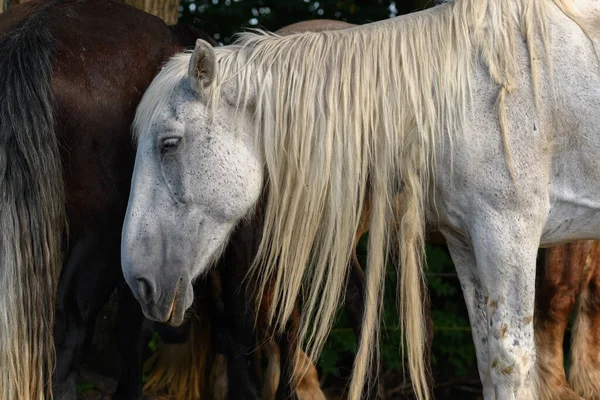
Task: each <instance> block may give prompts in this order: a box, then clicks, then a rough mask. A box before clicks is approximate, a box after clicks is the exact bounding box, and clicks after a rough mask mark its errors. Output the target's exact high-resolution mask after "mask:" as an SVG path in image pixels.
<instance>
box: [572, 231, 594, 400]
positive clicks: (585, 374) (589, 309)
mask: <svg viewBox="0 0 600 400" xmlns="http://www.w3.org/2000/svg"><path fill="white" fill-rule="evenodd" d="M585 243H586V245H587V246H586V247H587V248H588V249H589V250H588V254H587V259H586V265H585V269H586V279H585V281H584V286H583V291H582V292H581V294H580V296H579V301H578V304H577V316H576V318H575V324H574V327H573V332H572V338H573V339H572V343H571V368H570V370H569V382H570V383H571V386H572V387H573V389H574V390H575V392H577V393H578V394H579V395H580V396H582V397H583V398H584V399H586V400H600V242H598V241H586V242H585Z"/></svg>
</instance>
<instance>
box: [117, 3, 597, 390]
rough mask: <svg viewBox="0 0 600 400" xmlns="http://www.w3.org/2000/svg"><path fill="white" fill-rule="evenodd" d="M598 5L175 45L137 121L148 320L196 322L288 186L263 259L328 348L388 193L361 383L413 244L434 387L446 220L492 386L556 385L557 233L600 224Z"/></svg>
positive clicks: (373, 264)
mask: <svg viewBox="0 0 600 400" xmlns="http://www.w3.org/2000/svg"><path fill="white" fill-rule="evenodd" d="M594 4H595V3H594V2H593V1H592V0H581V1H579V2H577V3H576V4H575V3H573V4H572V3H571V2H569V1H567V0H512V1H508V0H507V1H501V2H499V1H495V0H459V1H457V2H455V3H450V4H446V5H442V6H439V7H437V8H434V9H431V10H428V11H424V12H420V13H415V14H412V15H408V16H403V17H398V18H395V19H392V20H387V21H383V22H379V23H374V24H370V25H366V26H361V27H358V28H354V29H348V30H344V31H341V32H335V31H334V32H324V33H317V34H313V33H304V34H298V35H292V36H289V37H285V38H279V37H274V36H270V35H261V34H246V35H242V37H241V39H240V41H239V42H238V44H237V45H234V46H228V47H224V48H221V49H216V50H213V49H212V48H210V47H209V46H207V45H206V44H204V43H203V42H198V43H197V45H196V49H195V51H194V53H193V54H192V56H191V57H190V56H189V55H180V56H177V57H175V58H174V59H173V60H172V61H171V62H170V63H169V64H168V65H167V66H166V67H165V69H164V70H163V71H162V72H161V74H159V76H157V78H156V79H155V81H154V82H153V84H152V85H151V87H150V88H149V90H148V92H147V93H146V95H145V97H144V99H143V101H142V103H141V105H140V107H139V109H138V112H137V116H136V123H135V130H136V132H137V135H138V138H139V142H138V143H139V144H138V149H137V158H136V165H135V169H134V178H133V183H132V194H131V197H130V202H129V206H128V212H127V217H126V223H125V226H124V230H123V239H124V242H123V248H122V261H123V268H124V273H125V276H126V278H127V280H128V283H129V284H130V286H131V287H132V289H133V290H134V292H136V295H137V296H138V298H139V299H140V300H141V302H142V307H143V308H144V312H145V313H146V315H148V316H149V317H151V318H154V319H161V320H171V321H175V322H177V321H179V320H181V318H182V315H183V312H184V311H185V308H186V307H187V306H188V305H189V300H188V298H189V292H190V291H191V289H190V287H191V281H192V280H193V279H194V278H196V277H197V276H199V275H201V274H202V273H204V272H205V271H206V269H207V268H208V267H209V266H210V261H211V260H212V259H213V258H214V257H215V255H216V252H217V251H218V250H219V249H220V248H222V246H223V242H224V241H226V240H227V237H228V236H229V234H230V230H231V229H232V228H233V226H234V225H235V223H236V222H237V221H238V220H239V219H241V218H244V217H245V216H246V214H247V213H249V212H251V210H252V207H253V206H254V204H255V202H256V201H257V199H258V197H259V194H260V192H261V188H262V186H263V185H268V189H269V190H268V203H267V217H266V228H265V232H268V234H267V235H265V237H264V239H263V244H262V246H261V251H260V252H259V257H258V260H257V262H256V264H255V267H256V268H255V272H256V273H259V274H260V275H261V276H262V282H263V283H264V282H266V281H267V279H268V278H269V277H270V275H271V274H274V276H275V277H276V282H277V285H276V289H277V293H276V298H277V299H279V301H280V307H279V308H278V309H277V310H275V311H276V315H274V319H275V321H276V322H277V323H278V324H279V325H280V326H283V324H284V322H285V320H286V319H287V317H288V315H289V313H290V310H291V309H292V308H293V305H294V302H295V299H296V297H297V294H298V292H299V290H300V288H301V286H302V285H303V284H305V285H306V288H310V290H306V291H305V292H306V294H307V299H306V302H305V303H304V308H303V312H304V320H303V327H304V329H303V334H304V337H305V339H306V340H307V343H308V348H307V350H308V353H309V354H311V355H312V356H316V354H317V353H318V351H319V349H320V347H321V345H322V343H323V340H324V338H325V336H326V334H327V332H328V331H329V328H330V326H331V321H332V318H333V316H334V311H335V309H336V307H337V305H338V304H339V302H340V300H341V298H340V292H341V288H342V286H343V285H342V283H343V280H344V277H345V272H346V271H345V270H346V265H347V261H348V258H349V255H350V251H351V247H352V244H353V236H354V231H355V229H356V227H357V225H358V221H359V219H360V213H361V210H362V204H363V201H364V199H365V198H366V196H369V198H370V199H371V201H372V215H371V225H370V235H369V260H368V265H369V269H368V271H367V272H368V274H367V285H366V307H365V309H366V310H367V312H366V313H365V316H364V329H363V331H362V341H361V345H360V347H359V350H358V354H357V362H356V364H355V368H354V375H353V383H352V386H351V392H350V398H352V399H355V398H358V394H359V393H360V390H361V388H362V386H363V383H364V375H365V372H366V371H367V368H368V366H369V362H370V360H371V352H372V351H373V350H372V349H375V348H376V346H374V341H375V340H376V337H377V335H376V328H377V326H378V314H379V313H378V311H379V307H380V302H381V287H382V284H383V278H384V274H383V271H384V268H383V267H384V263H385V254H387V250H388V249H389V247H390V246H392V241H393V240H392V239H397V245H398V247H399V254H400V257H399V258H400V265H402V268H401V270H400V276H401V282H402V286H401V287H400V295H399V297H400V309H401V312H402V318H401V319H402V321H403V322H402V327H403V328H404V329H403V331H404V333H405V334H406V336H407V347H408V357H409V367H410V372H411V376H412V378H413V386H414V388H415V391H416V394H417V396H418V397H419V398H426V397H427V391H426V390H425V384H424V382H425V377H424V372H423V371H424V367H423V363H422V353H423V315H422V310H421V301H420V299H421V293H420V281H421V280H422V270H421V262H420V261H421V257H422V253H423V251H422V249H423V237H424V230H425V222H426V220H427V222H428V223H430V224H432V225H437V227H438V228H439V229H440V230H441V231H442V233H443V234H444V236H445V237H446V240H447V241H448V244H449V247H450V251H451V254H452V258H453V260H454V262H455V265H456V268H457V272H458V274H459V277H460V280H461V285H462V289H463V293H464V296H465V300H466V303H467V307H468V309H469V314H470V320H471V324H472V331H473V338H474V342H475V345H476V350H477V359H478V365H479V370H480V377H481V380H482V383H483V388H484V397H485V399H487V400H489V399H515V398H516V397H521V398H535V394H533V393H532V391H533V390H534V387H533V385H529V384H530V383H532V382H533V381H534V379H527V378H528V375H529V374H530V373H531V372H532V367H533V365H534V362H535V349H534V341H533V326H532V319H533V297H534V279H535V258H536V252H537V248H538V246H539V245H540V244H542V245H551V244H554V243H559V242H562V241H567V240H574V239H580V238H596V237H600V220H599V218H598V212H597V211H598V209H599V208H600V204H599V203H598V202H597V201H595V199H598V197H599V194H600V193H599V192H600V187H598V181H599V179H598V178H600V165H598V163H597V161H596V160H597V159H598V157H597V154H598V152H599V151H600V148H599V147H600V141H599V140H598V139H596V138H597V128H596V127H597V126H598V125H599V124H600V115H599V114H598V113H597V110H598V109H599V108H600V90H599V88H600V64H599V60H598V56H597V53H596V52H595V47H594V46H593V41H594V40H595V39H598V36H599V32H598V30H597V28H595V27H597V26H599V24H598V21H597V19H598V18H600V15H599V14H600V13H599V12H598V11H599V10H598V6H597V5H596V6H594ZM188 68H189V73H188ZM448 77H453V79H448ZM236 110H237V111H239V113H238V114H236V117H235V118H234V117H232V113H233V112H235V111H236ZM263 167H264V168H263ZM400 189H401V190H402V197H403V199H402V204H403V206H404V208H403V210H402V212H401V213H400V215H395V216H394V215H392V206H391V204H392V200H393V197H394V195H395V194H397V193H398V190H400ZM426 217H427V218H426ZM395 220H396V221H399V232H395V233H396V235H394V233H393V232H390V231H391V226H393V225H394V221H395ZM190 237H196V238H197V240H195V241H191V240H189V238H190ZM186 239H187V240H186ZM258 289H259V290H261V288H258ZM309 322H311V323H310V324H309ZM309 328H310V330H307V329H309Z"/></svg>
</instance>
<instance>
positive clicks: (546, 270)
mask: <svg viewBox="0 0 600 400" xmlns="http://www.w3.org/2000/svg"><path fill="white" fill-rule="evenodd" d="M586 256H587V253H586V252H585V251H583V248H582V242H577V243H573V244H567V245H563V246H559V247H554V248H551V249H548V250H545V255H544V260H543V263H542V264H543V275H542V277H541V279H540V283H539V285H538V288H537V290H536V314H535V329H534V330H535V342H536V348H537V370H538V379H539V395H540V399H542V400H569V399H579V396H577V395H576V394H575V392H573V390H571V388H570V387H569V385H568V384H567V378H566V376H565V369H564V355H563V340H564V335H565V330H566V329H567V325H568V322H569V315H570V314H571V311H572V310H573V307H574V306H575V298H576V296H577V293H578V292H579V290H580V287H581V281H582V275H583V272H584V264H585V262H586Z"/></svg>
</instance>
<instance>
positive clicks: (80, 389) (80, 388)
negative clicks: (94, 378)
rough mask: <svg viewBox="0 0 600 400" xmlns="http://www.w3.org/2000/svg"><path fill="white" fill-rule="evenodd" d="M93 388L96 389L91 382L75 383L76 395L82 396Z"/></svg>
mask: <svg viewBox="0 0 600 400" xmlns="http://www.w3.org/2000/svg"><path fill="white" fill-rule="evenodd" d="M94 389H96V386H95V385H94V384H93V383H80V384H78V385H77V395H78V396H83V395H84V394H86V393H89V392H91V391H92V390H94Z"/></svg>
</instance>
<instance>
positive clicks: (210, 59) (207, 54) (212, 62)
mask: <svg viewBox="0 0 600 400" xmlns="http://www.w3.org/2000/svg"><path fill="white" fill-rule="evenodd" d="M216 70H217V60H216V58H215V51H214V49H213V47H212V46H211V45H210V44H209V43H208V42H206V41H204V40H202V39H198V40H196V48H194V52H193V53H192V57H191V58H190V67H189V71H188V75H189V80H190V87H191V88H192V90H194V91H195V92H197V93H200V92H202V90H203V89H204V88H205V87H207V86H208V85H210V83H211V82H212V80H213V78H214V76H215V71H216Z"/></svg>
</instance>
